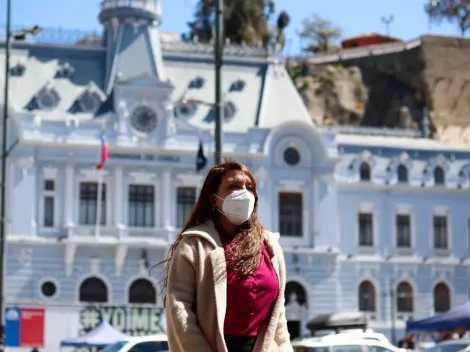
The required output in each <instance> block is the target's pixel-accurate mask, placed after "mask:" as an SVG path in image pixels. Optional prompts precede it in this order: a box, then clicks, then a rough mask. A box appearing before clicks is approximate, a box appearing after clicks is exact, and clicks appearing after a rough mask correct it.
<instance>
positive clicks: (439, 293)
mask: <svg viewBox="0 0 470 352" xmlns="http://www.w3.org/2000/svg"><path fill="white" fill-rule="evenodd" d="M449 309H450V290H449V286H447V285H446V284H445V283H443V282H440V283H438V284H437V285H436V286H434V312H436V313H445V312H447V311H448V310H449Z"/></svg>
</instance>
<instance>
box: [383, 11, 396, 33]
mask: <svg viewBox="0 0 470 352" xmlns="http://www.w3.org/2000/svg"><path fill="white" fill-rule="evenodd" d="M393 20H394V18H393V15H390V16H388V17H382V23H383V24H384V25H385V33H386V34H387V37H389V36H390V25H391V24H392V22H393Z"/></svg>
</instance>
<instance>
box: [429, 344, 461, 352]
mask: <svg viewBox="0 0 470 352" xmlns="http://www.w3.org/2000/svg"><path fill="white" fill-rule="evenodd" d="M467 347H468V343H465V342H463V343H449V344H438V345H437V346H434V347H431V348H429V349H427V350H426V352H458V351H464V350H465V349H466V348H467Z"/></svg>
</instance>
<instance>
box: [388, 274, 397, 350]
mask: <svg viewBox="0 0 470 352" xmlns="http://www.w3.org/2000/svg"><path fill="white" fill-rule="evenodd" d="M395 299H396V298H395V289H394V285H393V280H392V279H390V319H391V325H390V328H391V338H392V344H395V343H396V341H397V336H396V334H397V328H396V325H395V318H396V314H395V313H396V307H395Z"/></svg>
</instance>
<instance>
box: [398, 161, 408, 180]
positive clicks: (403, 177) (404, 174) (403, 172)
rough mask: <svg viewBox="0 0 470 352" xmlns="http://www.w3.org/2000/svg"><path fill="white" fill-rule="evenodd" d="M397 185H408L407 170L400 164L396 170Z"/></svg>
mask: <svg viewBox="0 0 470 352" xmlns="http://www.w3.org/2000/svg"><path fill="white" fill-rule="evenodd" d="M397 177H398V183H408V168H407V167H406V166H405V165H403V164H400V165H398V168H397Z"/></svg>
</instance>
